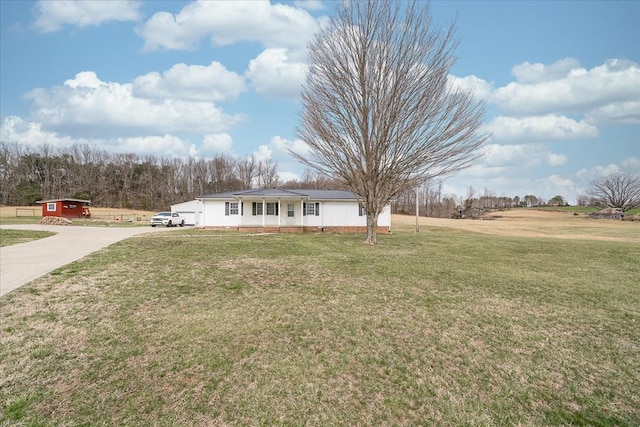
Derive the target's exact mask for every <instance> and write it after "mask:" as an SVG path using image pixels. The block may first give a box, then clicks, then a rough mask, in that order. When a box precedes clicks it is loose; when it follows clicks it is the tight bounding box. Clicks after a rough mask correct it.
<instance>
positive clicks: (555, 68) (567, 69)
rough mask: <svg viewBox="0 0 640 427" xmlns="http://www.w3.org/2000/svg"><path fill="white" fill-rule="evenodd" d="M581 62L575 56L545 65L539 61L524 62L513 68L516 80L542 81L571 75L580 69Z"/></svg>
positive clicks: (522, 81) (527, 82)
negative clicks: (532, 62)
mask: <svg viewBox="0 0 640 427" xmlns="http://www.w3.org/2000/svg"><path fill="white" fill-rule="evenodd" d="M579 69H580V63H579V62H578V60H577V59H574V58H564V59H561V60H559V61H556V62H554V63H553V64H551V65H544V64H541V63H539V62H536V63H534V64H531V63H529V62H524V63H522V64H519V65H515V66H514V67H513V68H512V69H511V74H513V75H514V76H515V78H516V80H517V81H518V82H520V83H524V84H530V83H542V82H549V81H554V80H560V79H563V78H565V77H566V76H568V75H570V74H571V72H572V71H573V70H579Z"/></svg>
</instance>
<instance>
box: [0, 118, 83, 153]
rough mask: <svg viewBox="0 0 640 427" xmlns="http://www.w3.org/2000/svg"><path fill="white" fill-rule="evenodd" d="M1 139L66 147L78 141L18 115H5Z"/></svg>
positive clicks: (0, 127)
mask: <svg viewBox="0 0 640 427" xmlns="http://www.w3.org/2000/svg"><path fill="white" fill-rule="evenodd" d="M0 139H1V140H2V141H3V142H10V143H19V144H25V145H27V146H30V147H34V148H35V147H39V146H41V145H44V144H46V145H51V146H53V147H65V146H68V145H71V144H73V143H74V142H76V141H77V140H74V139H73V138H70V137H68V136H58V134H57V133H55V132H49V131H45V130H42V125H41V124H40V123H36V122H29V121H26V120H24V119H23V118H21V117H18V116H8V117H5V119H4V121H3V122H2V126H0ZM77 142H86V141H77Z"/></svg>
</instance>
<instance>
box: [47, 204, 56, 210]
mask: <svg viewBox="0 0 640 427" xmlns="http://www.w3.org/2000/svg"><path fill="white" fill-rule="evenodd" d="M55 211H56V204H55V203H47V212H55Z"/></svg>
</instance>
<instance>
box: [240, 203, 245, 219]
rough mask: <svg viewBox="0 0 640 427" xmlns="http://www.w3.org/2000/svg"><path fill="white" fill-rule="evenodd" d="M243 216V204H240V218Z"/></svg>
mask: <svg viewBox="0 0 640 427" xmlns="http://www.w3.org/2000/svg"><path fill="white" fill-rule="evenodd" d="M242 215H244V202H240V216H242Z"/></svg>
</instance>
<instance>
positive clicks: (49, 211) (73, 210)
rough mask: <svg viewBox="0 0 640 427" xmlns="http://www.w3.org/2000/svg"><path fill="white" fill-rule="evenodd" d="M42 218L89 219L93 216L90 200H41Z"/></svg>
mask: <svg viewBox="0 0 640 427" xmlns="http://www.w3.org/2000/svg"><path fill="white" fill-rule="evenodd" d="M38 203H41V204H42V217H45V216H58V217H62V218H88V217H90V216H91V213H90V212H89V208H88V207H87V206H88V205H89V204H91V201H90V200H82V199H55V200H41V201H39V202H38Z"/></svg>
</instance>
